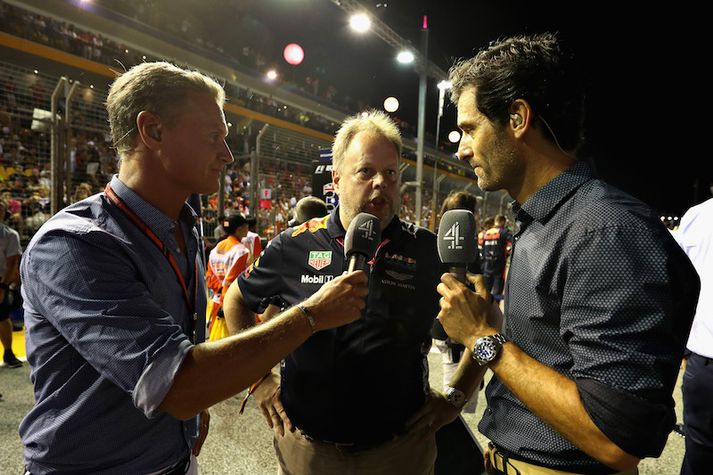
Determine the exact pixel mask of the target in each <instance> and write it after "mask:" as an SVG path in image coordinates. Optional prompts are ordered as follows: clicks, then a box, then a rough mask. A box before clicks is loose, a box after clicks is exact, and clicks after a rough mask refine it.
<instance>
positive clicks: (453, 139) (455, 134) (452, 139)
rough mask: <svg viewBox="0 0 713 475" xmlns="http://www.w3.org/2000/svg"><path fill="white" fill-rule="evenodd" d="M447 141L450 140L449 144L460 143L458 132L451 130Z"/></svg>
mask: <svg viewBox="0 0 713 475" xmlns="http://www.w3.org/2000/svg"><path fill="white" fill-rule="evenodd" d="M448 140H450V142H451V143H458V142H459V141H460V132H458V131H457V130H451V131H450V133H449V134H448Z"/></svg>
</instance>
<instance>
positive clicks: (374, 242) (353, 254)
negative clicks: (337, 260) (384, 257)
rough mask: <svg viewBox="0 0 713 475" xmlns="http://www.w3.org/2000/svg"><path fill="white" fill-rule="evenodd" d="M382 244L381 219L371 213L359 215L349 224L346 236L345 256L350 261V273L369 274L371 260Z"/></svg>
mask: <svg viewBox="0 0 713 475" xmlns="http://www.w3.org/2000/svg"><path fill="white" fill-rule="evenodd" d="M380 242H381V223H380V222H379V218H377V217H376V216H374V215H373V214H369V213H359V214H358V215H356V217H355V218H354V219H352V222H351V223H350V224H349V229H347V234H346V236H344V254H345V255H346V256H347V259H348V260H349V267H348V269H349V272H351V271H353V270H363V271H365V272H367V273H368V272H369V264H367V263H368V262H369V260H370V259H371V258H372V257H373V256H374V254H375V253H376V248H377V247H378V246H379V243H380Z"/></svg>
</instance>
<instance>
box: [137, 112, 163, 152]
mask: <svg viewBox="0 0 713 475" xmlns="http://www.w3.org/2000/svg"><path fill="white" fill-rule="evenodd" d="M136 130H138V132H139V139H140V140H141V142H142V143H143V144H144V145H145V146H146V147H147V148H149V149H154V148H156V147H158V146H159V145H160V144H161V118H160V117H159V116H157V115H156V114H154V113H153V112H149V111H141V112H139V115H137V116H136Z"/></svg>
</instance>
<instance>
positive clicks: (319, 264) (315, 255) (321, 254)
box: [307, 251, 332, 270]
mask: <svg viewBox="0 0 713 475" xmlns="http://www.w3.org/2000/svg"><path fill="white" fill-rule="evenodd" d="M331 263H332V251H309V259H308V260H307V264H309V266H310V267H314V268H315V269H317V270H321V269H324V268H325V267H327V266H328V265H329V264H331Z"/></svg>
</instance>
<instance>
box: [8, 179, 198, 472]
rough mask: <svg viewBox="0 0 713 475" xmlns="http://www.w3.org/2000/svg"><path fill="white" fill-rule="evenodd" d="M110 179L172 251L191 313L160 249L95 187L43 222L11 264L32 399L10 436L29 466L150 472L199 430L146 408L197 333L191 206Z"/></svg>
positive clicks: (159, 397) (183, 450) (178, 453)
mask: <svg viewBox="0 0 713 475" xmlns="http://www.w3.org/2000/svg"><path fill="white" fill-rule="evenodd" d="M111 187H112V189H113V190H114V192H115V193H116V195H117V196H118V197H119V198H121V200H122V201H123V202H124V203H125V204H126V205H128V207H129V208H131V209H132V210H133V211H134V213H135V214H136V215H138V216H139V217H140V218H141V219H142V220H143V221H144V222H145V223H146V224H147V225H148V227H149V228H150V229H151V230H152V231H153V232H154V233H155V234H156V235H157V236H158V237H159V238H160V239H161V240H162V241H163V242H164V243H165V244H166V245H167V247H168V249H169V250H170V251H171V253H173V255H174V256H175V257H176V259H177V261H178V264H179V267H180V268H181V270H182V273H183V276H184V280H185V281H186V284H187V286H188V289H190V290H191V292H190V293H191V299H192V300H193V299H195V300H196V301H195V313H197V315H198V316H199V317H198V320H197V321H196V322H195V323H194V322H193V321H192V320H193V315H194V312H192V311H191V310H190V309H189V307H188V305H187V304H186V301H185V299H184V296H183V295H184V294H183V289H182V287H181V285H180V283H179V280H178V278H177V276H176V274H175V273H174V271H173V270H172V268H171V266H170V265H169V263H168V260H167V259H166V257H165V256H164V255H163V253H162V252H160V251H159V249H158V248H157V247H156V245H155V244H154V243H153V242H152V241H151V240H150V239H149V238H148V236H147V235H146V234H145V233H144V232H143V231H142V230H140V229H139V228H138V227H137V226H136V225H134V224H133V223H132V222H131V221H130V220H129V219H128V218H127V216H126V215H125V214H124V213H123V212H122V211H121V210H120V209H119V208H118V207H117V206H115V205H114V204H113V203H111V202H110V201H109V199H108V198H107V196H106V194H105V193H100V194H98V195H94V196H92V197H90V198H87V199H85V200H83V201H80V202H78V203H75V204H73V205H71V206H69V207H68V208H66V209H64V210H62V211H61V212H59V213H57V214H56V215H55V216H54V217H53V218H52V219H50V220H49V221H48V222H47V223H45V225H44V226H42V228H40V230H39V231H38V232H37V234H36V235H35V236H34V238H33V239H32V241H31V242H30V244H29V245H28V247H27V251H26V252H25V254H24V256H23V259H22V264H21V276H22V283H23V285H22V293H23V297H24V299H25V303H24V306H25V323H26V325H27V329H26V339H27V359H28V362H29V363H30V365H31V367H32V376H31V377H32V382H33V384H34V391H35V406H34V407H33V408H32V409H31V410H30V412H29V413H28V414H27V416H26V417H25V418H24V420H23V421H22V423H21V425H20V436H21V438H22V441H23V444H24V446H25V450H24V455H25V462H26V465H27V468H28V470H29V471H31V472H32V473H33V474H42V473H67V474H69V473H72V474H80V473H103V474H127V473H132V474H133V473H136V474H140V473H149V472H151V471H156V470H159V469H161V468H164V467H169V466H171V465H173V464H175V463H176V462H178V461H179V460H180V459H181V458H183V457H184V456H185V455H187V454H188V452H189V450H190V448H191V447H193V445H194V442H195V440H196V438H197V436H198V429H197V427H198V424H197V422H198V421H197V417H196V418H193V419H191V420H188V421H185V422H183V421H180V420H178V419H175V418H174V417H172V416H170V415H168V414H166V413H163V412H161V411H159V410H158V409H157V408H158V406H159V405H160V404H161V402H162V401H163V399H164V397H165V395H166V394H167V392H168V390H169V389H170V387H171V385H172V383H173V378H174V375H175V373H176V371H177V370H178V368H179V367H180V366H181V363H182V362H183V359H184V357H185V356H186V354H187V353H188V351H189V350H190V349H191V348H192V346H193V344H192V343H191V341H190V339H189V337H188V336H187V335H188V334H189V333H192V332H191V330H192V329H193V328H195V330H196V335H195V340H196V342H201V341H203V340H204V335H205V282H204V279H203V275H204V272H203V266H202V264H201V263H200V261H199V260H197V259H196V256H197V252H198V239H197V238H198V237H197V235H196V234H195V231H193V223H194V214H193V212H192V210H191V209H190V208H189V207H188V206H184V208H183V210H182V212H181V217H180V220H179V222H176V221H173V220H172V219H170V218H169V217H168V216H166V215H165V214H163V213H162V212H160V211H159V210H157V209H156V208H155V207H153V206H152V205H150V204H149V203H147V202H146V201H144V200H143V199H142V198H141V197H140V196H138V195H137V194H136V193H134V192H133V191H132V190H131V189H129V188H128V187H126V186H125V185H124V184H123V183H121V181H119V179H118V178H117V177H116V176H115V177H114V178H113V179H112V181H111ZM177 225H180V226H181V228H182V230H183V233H184V236H187V238H186V239H185V240H186V246H187V256H186V255H182V254H181V253H180V250H179V247H178V244H177V242H176V239H175V235H174V232H175V229H176V226H177ZM191 236H192V238H190V237H191ZM196 265H197V266H198V269H197V273H196V268H195V266H196ZM196 275H197V282H195V280H196ZM196 285H197V287H195V286H196ZM194 288H196V289H197V292H193V291H192V290H193V289H194Z"/></svg>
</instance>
